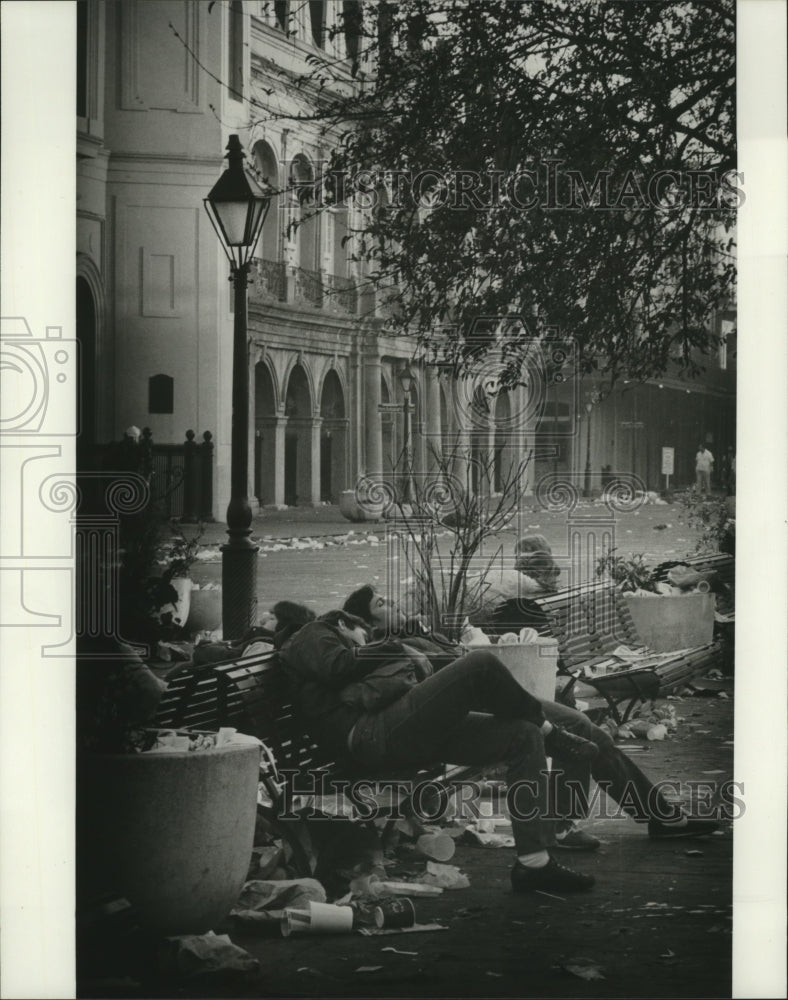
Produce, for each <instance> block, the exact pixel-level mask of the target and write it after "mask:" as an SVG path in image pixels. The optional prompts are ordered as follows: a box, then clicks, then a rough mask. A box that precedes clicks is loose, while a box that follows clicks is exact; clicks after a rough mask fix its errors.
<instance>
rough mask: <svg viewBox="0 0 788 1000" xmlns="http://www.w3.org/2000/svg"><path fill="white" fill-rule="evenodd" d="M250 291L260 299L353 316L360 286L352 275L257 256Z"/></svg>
mask: <svg viewBox="0 0 788 1000" xmlns="http://www.w3.org/2000/svg"><path fill="white" fill-rule="evenodd" d="M249 291H250V296H251V298H252V299H253V300H257V301H258V302H291V303H295V304H298V305H306V306H309V307H310V308H312V309H323V310H326V311H328V312H332V313H339V314H342V315H350V316H355V315H356V314H357V312H358V289H357V286H356V282H355V281H354V279H353V278H346V277H342V276H340V275H338V274H326V273H324V272H321V271H310V270H308V269H307V268H305V267H296V268H292V267H287V265H286V264H285V262H284V261H275V260H264V259H263V258H259V257H258V258H256V259H255V261H254V266H253V268H252V270H251V273H250V276H249Z"/></svg>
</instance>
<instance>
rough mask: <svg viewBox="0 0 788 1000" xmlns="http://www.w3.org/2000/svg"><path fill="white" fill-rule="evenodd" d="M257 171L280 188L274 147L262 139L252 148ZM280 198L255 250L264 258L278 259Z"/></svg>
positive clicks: (256, 255)
mask: <svg viewBox="0 0 788 1000" xmlns="http://www.w3.org/2000/svg"><path fill="white" fill-rule="evenodd" d="M252 156H253V162H254V169H255V173H256V174H257V176H258V178H259V179H261V180H264V181H266V182H267V183H268V184H270V185H271V187H273V188H276V189H277V190H278V189H279V167H278V164H277V162H276V156H275V155H274V151H273V149H271V147H270V146H269V145H268V143H267V142H264V141H263V140H262V139H261V140H260V141H259V142H256V143H255V144H254V147H253V149H252ZM278 204H279V199H278V198H277V199H274V201H273V202H272V204H271V207H270V209H269V210H268V215H267V216H266V219H265V222H264V223H263V231H262V233H261V234H260V239H259V241H258V244H257V248H256V250H255V257H259V258H261V259H262V260H267V261H278V260H279V257H280V254H279V231H280V228H281V226H280V224H279V223H280V219H279V212H278V211H277V207H278Z"/></svg>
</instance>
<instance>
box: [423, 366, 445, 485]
mask: <svg viewBox="0 0 788 1000" xmlns="http://www.w3.org/2000/svg"><path fill="white" fill-rule="evenodd" d="M424 383H425V384H424V397H425V402H424V428H423V431H422V434H423V436H424V440H425V442H426V448H427V470H428V471H429V472H435V471H437V469H438V462H437V460H436V458H435V452H436V451H438V452H440V451H441V431H442V428H441V388H440V382H439V380H438V372H437V369H436V368H435V366H434V365H427V366H426V368H425V369H424Z"/></svg>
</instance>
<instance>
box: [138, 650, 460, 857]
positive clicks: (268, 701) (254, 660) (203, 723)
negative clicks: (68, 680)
mask: <svg viewBox="0 0 788 1000" xmlns="http://www.w3.org/2000/svg"><path fill="white" fill-rule="evenodd" d="M168 683H169V686H168V689H167V691H166V692H165V693H164V696H163V698H162V701H161V703H160V705H159V709H158V712H157V714H156V717H155V719H154V721H153V725H154V726H155V727H156V728H158V729H176V730H184V731H201V732H206V731H207V732H216V731H217V730H218V729H219V728H220V727H222V726H232V727H234V728H235V729H237V730H238V731H239V732H243V733H246V734H248V735H252V736H256V737H257V738H258V739H260V740H261V741H262V742H263V743H264V744H265V746H266V747H267V748H268V749H269V750H270V751H271V754H272V755H273V760H271V759H266V757H265V755H264V756H263V759H262V760H261V765H260V781H261V785H263V786H264V790H265V793H266V796H265V797H266V798H267V800H268V801H267V802H259V804H258V815H259V816H261V817H262V818H263V819H265V820H266V821H267V822H268V824H270V825H271V826H272V827H274V828H275V830H276V831H277V833H278V834H281V835H282V836H283V837H284V838H285V839H286V840H287V842H288V844H289V845H290V847H291V849H292V853H293V858H294V861H295V865H296V867H297V869H298V871H299V874H301V875H310V874H312V871H311V865H310V862H309V858H308V856H307V853H306V851H305V849H304V845H303V843H302V842H301V840H300V838H299V837H298V832H297V827H298V823H297V822H292V821H288V820H287V819H285V820H282V816H283V815H287V811H288V810H287V807H288V805H289V804H290V803H292V801H293V797H294V795H297V794H308V793H309V789H304V783H303V781H302V779H304V778H305V776H306V775H309V776H310V778H311V781H312V783H313V784H312V785H311V787H314V788H318V787H330V785H331V780H332V779H339V781H340V782H341V781H343V780H347V779H348V777H350V778H358V777H359V775H358V774H354V775H348V774H347V772H346V771H345V770H343V767H344V764H343V763H341V762H338V761H336V760H335V759H334V758H333V757H332V756H331V755H329V754H327V753H325V752H324V751H323V750H322V749H321V748H320V747H319V745H318V744H317V743H316V742H315V741H314V739H312V737H311V736H310V735H309V734H308V733H307V732H306V730H305V728H304V726H303V723H302V721H301V720H300V719H299V717H298V715H297V713H296V712H295V709H294V706H293V703H292V697H291V693H290V687H289V683H288V678H287V675H286V673H285V671H284V670H283V669H282V667H281V665H280V663H279V660H278V657H277V654H276V653H264V654H261V655H257V656H253V657H247V658H240V659H235V660H232V661H228V662H226V663H217V664H211V665H208V666H206V667H203V668H196V669H195V668H190V667H185V668H184V669H183V670H181V671H179V672H178V673H176V674H172V675H170V678H169V680H168ZM470 773H471V771H470V769H468V768H459V767H454V768H449V767H446V766H444V765H440V766H438V767H434V768H425V769H422V770H419V771H418V772H416V773H411V774H407V775H405V774H402V773H399V774H397V775H394V774H392V775H390V776H388V775H387V776H385V777H390V778H391V779H399V780H407V781H410V782H412V783H413V784H414V785H415V784H419V783H424V782H430V783H433V784H434V785H435V789H436V792H439V799H440V800H441V801H440V803H439V805H444V804H446V803H447V802H448V796H449V788H450V785H451V783H452V781H457V780H459V778H460V777H465V776H468V775H469V774H470ZM375 778H377V779H378V780H381V781H382V780H383V779H384V776H382V775H376V776H374V778H372V783H373V784H374V780H375ZM321 779H322V783H321ZM340 787H341V786H340ZM407 808H408V796H405V799H404V800H403V801H392V802H389V803H388V804H386V803H381V804H380V808H379V811H378V815H379V816H380V817H381V818H385V817H386V815H387V813H388V814H389V816H393V817H394V818H396V816H397V814H398V813H399V812H400V811H402V810H407ZM436 811H437V810H436Z"/></svg>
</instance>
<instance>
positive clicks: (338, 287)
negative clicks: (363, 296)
mask: <svg viewBox="0 0 788 1000" xmlns="http://www.w3.org/2000/svg"><path fill="white" fill-rule="evenodd" d="M326 277H327V279H328V281H327V284H328V288H329V294H328V296H327V300H328V307H329V309H331V310H332V312H341V313H350V314H351V315H354V314H355V313H356V311H357V309H358V292H357V291H356V282H355V281H354V280H353V278H342V277H340V276H339V275H338V274H328V275H326Z"/></svg>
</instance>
